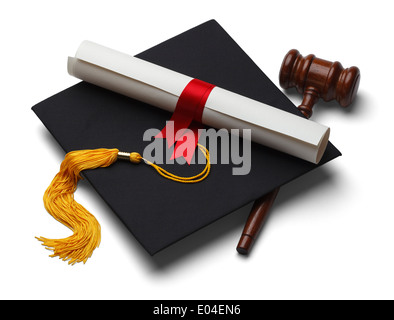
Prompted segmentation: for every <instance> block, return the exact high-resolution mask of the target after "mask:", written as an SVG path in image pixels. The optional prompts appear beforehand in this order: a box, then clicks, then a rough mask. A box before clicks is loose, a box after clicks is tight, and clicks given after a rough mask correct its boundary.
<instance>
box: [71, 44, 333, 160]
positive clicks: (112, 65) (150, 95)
mask: <svg viewBox="0 0 394 320" xmlns="http://www.w3.org/2000/svg"><path fill="white" fill-rule="evenodd" d="M68 72H69V74H70V75H72V76H75V77H77V78H79V79H81V80H84V81H87V82H90V83H92V84H95V85H98V86H101V87H103V88H106V89H109V90H112V91H114V92H117V93H120V94H123V95H125V96H128V97H131V98H133V99H137V100H140V101H142V102H146V103H148V104H150V105H153V106H156V107H159V108H161V109H164V110H167V111H170V112H174V110H175V107H176V104H177V101H178V99H179V96H180V95H181V93H182V91H183V89H184V88H185V87H186V85H187V84H188V83H189V82H190V81H191V80H192V79H193V78H191V77H189V76H186V75H183V74H180V73H178V72H175V71H172V70H169V69H166V68H163V67H160V66H158V65H155V64H153V63H150V62H146V61H144V60H142V59H138V58H136V57H133V56H130V55H127V54H124V53H121V52H118V51H115V50H112V49H109V48H107V47H104V46H101V45H99V44H96V43H93V42H90V41H84V42H82V44H81V45H80V47H79V49H78V51H77V53H76V54H75V57H74V58H72V57H69V58H68ZM213 84H214V83H213ZM202 122H203V124H205V125H208V126H211V127H214V128H217V129H220V128H225V129H228V130H230V129H240V132H241V133H242V129H251V139H252V140H253V141H255V142H257V143H260V144H262V145H265V146H268V147H270V148H273V149H276V150H279V151H282V152H285V153H288V154H290V155H293V156H296V157H298V158H301V159H304V160H306V161H309V162H312V163H318V162H319V161H320V159H321V157H322V156H323V154H324V151H325V149H326V147H327V143H328V138H329V135H330V128H328V127H326V126H324V125H321V124H318V123H316V122H313V121H311V120H307V119H305V118H302V117H298V116H295V115H293V114H291V113H288V112H285V111H282V110H280V109H277V108H274V107H272V106H269V105H267V104H264V103H261V102H258V101H255V100H252V99H249V98H247V97H244V96H241V95H239V94H236V93H233V92H230V91H228V90H225V89H222V88H219V87H214V89H213V90H212V91H211V93H210V95H209V97H208V100H207V102H206V104H205V108H204V111H203V115H202ZM164 125H165V124H163V126H164ZM159 129H161V128H159Z"/></svg>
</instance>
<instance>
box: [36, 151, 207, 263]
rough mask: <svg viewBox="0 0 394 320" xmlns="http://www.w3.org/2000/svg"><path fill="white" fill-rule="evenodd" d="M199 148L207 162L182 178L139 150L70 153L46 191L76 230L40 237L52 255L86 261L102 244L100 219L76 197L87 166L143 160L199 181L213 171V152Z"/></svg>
mask: <svg viewBox="0 0 394 320" xmlns="http://www.w3.org/2000/svg"><path fill="white" fill-rule="evenodd" d="M198 147H199V149H200V150H201V151H202V152H203V153H204V155H205V157H206V159H207V162H206V166H205V168H204V170H203V171H202V172H201V173H200V174H198V175H195V176H193V177H179V176H176V175H174V174H172V173H169V172H168V171H166V170H164V169H162V168H160V167H159V166H157V165H156V164H154V163H152V162H150V161H148V160H146V159H144V158H143V157H141V155H140V154H139V153H137V152H133V153H125V152H120V151H119V150H118V149H95V150H78V151H71V152H69V153H67V154H66V157H65V158H64V160H63V162H62V164H61V166H60V171H59V173H58V174H57V175H56V176H55V178H54V179H53V180H52V182H51V184H50V185H49V187H48V188H47V190H46V191H45V194H44V206H45V209H46V210H47V211H48V213H49V214H51V215H52V216H53V217H54V218H55V219H56V220H57V221H59V222H61V223H62V224H64V225H65V226H67V227H68V228H69V229H71V230H72V231H73V232H74V233H73V235H71V236H70V237H67V238H64V239H48V238H44V237H36V238H37V239H38V240H39V241H41V242H42V244H43V245H44V246H45V247H46V248H47V249H49V250H52V251H53V254H52V255H50V257H57V256H58V257H59V258H60V259H62V260H63V261H67V260H69V262H68V263H69V264H72V265H73V264H75V263H77V262H83V263H86V261H87V260H88V258H90V257H91V256H92V254H93V251H94V249H95V248H97V247H98V246H99V244H100V240H101V228H100V224H99V223H98V221H97V220H96V218H95V217H94V216H93V215H92V214H91V213H90V212H89V211H87V210H86V209H85V208H84V207H83V206H82V205H80V204H79V203H78V202H76V201H75V200H74V192H75V190H76V189H77V184H78V181H79V180H80V179H82V177H81V175H80V172H81V171H83V170H86V169H95V168H99V167H108V166H110V165H111V164H112V163H114V162H115V161H116V160H117V159H127V160H129V161H131V162H132V163H140V162H141V161H142V160H144V161H145V163H146V164H148V165H150V166H152V167H153V168H154V169H155V170H156V171H157V172H158V173H159V174H160V175H161V176H163V177H165V178H167V179H170V180H173V181H176V182H181V183H196V182H200V181H202V180H203V179H205V178H206V177H207V176H208V175H209V172H210V161H209V152H208V150H207V149H206V148H205V147H203V146H202V145H200V144H198Z"/></svg>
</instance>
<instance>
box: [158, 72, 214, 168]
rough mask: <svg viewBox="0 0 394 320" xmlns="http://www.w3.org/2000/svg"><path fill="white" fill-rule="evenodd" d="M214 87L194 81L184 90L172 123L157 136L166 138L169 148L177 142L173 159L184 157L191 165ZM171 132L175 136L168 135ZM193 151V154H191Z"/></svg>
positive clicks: (171, 120)
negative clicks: (202, 121) (207, 103)
mask: <svg viewBox="0 0 394 320" xmlns="http://www.w3.org/2000/svg"><path fill="white" fill-rule="evenodd" d="M214 87H215V86H214V85H212V84H210V83H207V82H204V81H201V80H198V79H193V80H191V81H190V82H189V83H188V84H187V86H186V87H185V89H183V91H182V93H181V95H180V97H179V99H178V102H177V104H176V107H175V111H174V113H173V115H172V117H171V119H170V123H168V124H167V125H166V126H165V128H164V129H163V130H161V132H160V133H159V134H158V135H157V136H156V138H166V139H167V143H168V147H171V146H173V145H174V143H175V142H176V145H175V148H174V153H173V154H172V157H171V159H175V158H179V157H182V156H183V157H184V158H185V159H186V161H187V163H188V164H190V162H191V160H192V158H193V154H194V151H195V149H196V146H197V143H198V139H199V137H200V133H199V130H198V129H200V128H202V125H201V118H202V114H203V111H204V107H205V103H206V102H207V99H208V97H209V94H210V93H211V91H212V89H213V88H214ZM172 127H173V128H172ZM186 129H189V130H186ZM170 132H171V133H173V134H168V133H170ZM191 150H192V151H193V152H190V151H191Z"/></svg>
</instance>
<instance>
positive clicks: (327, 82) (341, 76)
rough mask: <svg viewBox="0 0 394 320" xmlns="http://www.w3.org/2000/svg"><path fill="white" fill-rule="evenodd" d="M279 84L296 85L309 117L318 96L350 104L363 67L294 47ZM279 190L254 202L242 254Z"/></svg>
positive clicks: (282, 69) (283, 85) (259, 227)
mask: <svg viewBox="0 0 394 320" xmlns="http://www.w3.org/2000/svg"><path fill="white" fill-rule="evenodd" d="M279 83H280V86H281V87H282V88H283V89H287V88H292V87H295V88H296V89H297V91H298V92H299V93H301V94H303V100H302V102H301V104H300V105H299V106H298V109H299V110H300V111H301V112H302V114H303V115H304V116H305V117H306V118H310V116H311V115H312V108H313V106H314V105H315V103H316V102H317V101H318V100H319V98H321V99H323V100H324V101H331V100H334V99H335V100H336V101H338V103H339V104H340V105H341V106H342V107H347V106H349V105H350V104H351V103H352V102H353V100H354V98H355V97H356V94H357V91H358V86H359V83H360V70H359V69H358V68H357V67H350V68H347V69H344V68H343V67H342V65H341V63H340V62H338V61H335V62H330V61H327V60H323V59H319V58H316V57H315V56H314V55H313V54H310V55H308V56H306V57H303V56H302V55H301V54H300V53H299V52H298V50H295V49H293V50H290V51H289V52H288V53H287V54H286V56H285V57H284V59H283V62H282V66H281V68H280V73H279ZM278 191H279V187H278V188H276V189H274V190H273V191H271V192H269V193H267V194H265V195H264V196H262V197H261V198H259V199H257V200H256V201H255V202H254V205H253V208H252V211H251V213H250V214H249V217H248V220H247V221H246V224H245V227H244V229H243V231H242V235H241V238H240V240H239V242H238V246H237V251H238V252H239V253H240V254H247V253H249V251H250V248H251V247H252V245H253V243H254V241H255V239H256V237H257V235H258V233H259V232H260V229H261V227H262V225H263V223H264V222H265V220H266V218H267V214H268V211H269V209H270V208H271V206H272V204H273V203H274V201H275V198H276V196H277V194H278Z"/></svg>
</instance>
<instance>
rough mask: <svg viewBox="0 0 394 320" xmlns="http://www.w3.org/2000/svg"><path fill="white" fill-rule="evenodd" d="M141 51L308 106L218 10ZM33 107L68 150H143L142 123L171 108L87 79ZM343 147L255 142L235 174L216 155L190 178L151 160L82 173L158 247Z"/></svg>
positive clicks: (232, 85) (248, 92)
mask: <svg viewBox="0 0 394 320" xmlns="http://www.w3.org/2000/svg"><path fill="white" fill-rule="evenodd" d="M137 57H138V58H141V59H144V60H147V61H149V62H152V63H155V64H157V65H161V66H163V67H166V68H168V69H171V70H174V71H177V72H180V73H183V74H185V75H188V76H190V77H193V78H197V79H200V80H203V81H206V82H209V83H212V84H215V85H217V86H219V87H222V88H224V89H227V90H229V91H233V92H235V93H238V94H241V95H243V96H246V97H249V98H252V99H254V100H257V101H260V102H263V103H266V104H269V105H272V106H274V107H277V108H280V109H283V110H285V111H287V112H291V113H293V114H296V115H298V116H302V115H301V113H300V112H299V111H298V109H297V108H296V107H295V106H294V105H293V103H292V102H291V101H290V100H289V99H288V98H287V97H286V96H285V95H284V94H283V93H282V92H281V91H280V90H279V89H278V88H277V87H276V86H275V85H274V84H273V83H272V82H271V81H270V80H269V79H268V77H267V76H266V75H265V74H264V73H263V72H262V71H261V70H260V69H259V67H258V66H257V65H256V64H255V63H254V62H253V61H252V60H251V59H250V58H249V57H248V55H247V54H246V53H245V52H244V51H243V50H242V49H241V48H240V47H239V46H238V45H237V43H236V42H235V41H234V40H233V39H232V38H231V37H230V36H229V35H228V34H227V33H226V31H225V30H224V29H223V28H222V27H221V26H220V25H219V24H218V23H217V22H216V21H215V20H210V21H208V22H206V23H203V24H201V25H199V26H197V27H195V28H193V29H191V30H188V31H186V32H184V33H182V34H180V35H178V36H176V37H174V38H171V39H169V40H167V41H165V42H163V43H161V44H159V45H157V46H155V47H153V48H151V49H148V50H146V51H144V52H142V53H140V54H138V55H137ZM65 72H66V71H65ZM32 109H33V111H34V112H35V113H36V114H37V116H38V117H39V118H40V119H41V121H42V122H43V124H44V125H45V126H46V128H47V129H48V130H49V131H50V133H51V134H52V135H53V136H54V137H55V139H56V140H57V141H58V143H59V144H60V145H61V147H62V148H63V149H64V150H65V151H66V152H70V151H73V150H79V149H95V148H118V149H120V150H123V151H129V152H131V151H138V152H142V151H143V150H144V148H145V147H146V145H147V144H148V143H149V142H147V141H143V139H142V137H143V134H144V132H145V131H146V130H147V129H149V128H158V129H159V130H160V129H162V128H163V127H164V126H165V123H166V121H168V120H169V119H170V118H171V114H170V113H169V112H166V111H163V110H161V109H158V108H156V107H153V106H149V105H147V104H144V103H142V102H139V101H137V100H134V99H131V98H128V97H125V96H122V95H119V94H117V93H114V92H111V91H108V90H106V89H103V88H100V87H97V86H95V85H92V84H89V83H87V82H84V81H82V82H80V83H78V84H76V85H74V86H72V87H70V88H68V89H66V90H64V91H62V92H60V93H58V94H56V95H54V96H52V97H50V98H48V99H46V100H44V101H42V102H40V103H38V104H37V105H35V106H34V107H33V108H32ZM218 144H219V146H218V148H217V150H218V155H217V157H218V159H220V157H221V155H220V149H221V148H220V141H218ZM208 148H209V147H208ZM339 155H340V152H339V151H338V150H337V149H336V148H335V147H334V146H333V145H332V144H331V143H330V142H329V143H328V146H327V149H326V151H325V154H324V156H323V158H322V160H321V161H320V163H319V165H315V164H312V163H309V162H307V161H304V160H301V159H297V158H295V157H293V156H290V155H287V154H284V153H281V152H279V151H275V150H272V149H270V148H267V147H264V146H261V145H259V144H255V143H252V152H251V170H250V173H249V174H247V175H233V174H232V170H233V167H234V165H233V164H232V163H231V162H230V163H229V164H220V161H219V162H218V164H214V165H212V170H211V173H210V175H209V177H208V178H207V179H206V180H204V181H202V182H200V183H196V184H187V185H185V184H182V183H176V182H173V181H170V180H166V179H163V178H162V177H161V176H159V175H157V174H156V173H155V172H154V171H153V170H152V169H151V168H149V167H148V166H131V165H130V164H128V163H125V162H116V163H115V164H113V165H112V166H110V167H108V168H99V169H95V170H87V171H85V172H84V177H85V178H86V179H87V180H88V181H89V182H90V184H91V185H92V186H93V188H94V189H95V190H96V191H97V192H98V193H99V194H100V196H101V197H102V198H103V199H104V201H106V203H107V204H108V205H109V207H110V208H111V209H112V210H113V211H114V213H115V214H116V215H117V216H118V217H119V218H120V219H121V221H122V222H123V223H124V224H125V225H126V227H127V228H128V229H129V230H130V232H131V233H132V234H133V235H134V236H135V238H136V239H137V240H138V241H139V242H140V243H141V245H142V246H143V247H144V248H145V249H146V250H147V251H148V252H149V253H150V254H151V255H153V254H155V253H157V252H158V251H160V250H162V249H164V248H166V247H167V246H169V245H171V244H173V243H174V242H176V241H178V240H180V239H182V238H184V237H186V236H188V235H190V234H191V233H193V232H195V231H197V230H198V229H200V228H202V227H204V226H207V225H208V224H210V223H212V222H214V221H215V220H217V219H219V218H222V217H224V216H225V215H227V214H229V213H231V212H233V211H235V210H236V209H238V208H240V207H242V206H244V205H246V204H248V203H250V202H251V201H253V200H255V199H257V198H259V197H260V196H262V195H263V194H265V193H268V192H270V191H271V190H273V189H274V188H276V187H279V186H281V185H283V184H285V183H287V182H289V181H291V180H293V179H295V178H297V177H299V176H301V175H303V174H305V173H307V172H309V171H310V170H313V169H315V168H317V167H318V166H320V165H322V164H324V163H326V162H328V161H330V160H332V159H334V158H336V157H337V156H339ZM169 166H170V168H172V171H175V172H176V173H177V174H179V175H183V176H190V175H193V173H197V172H200V171H201V165H199V164H196V165H190V166H189V165H188V164H185V165H179V164H177V163H175V164H174V165H169Z"/></svg>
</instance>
